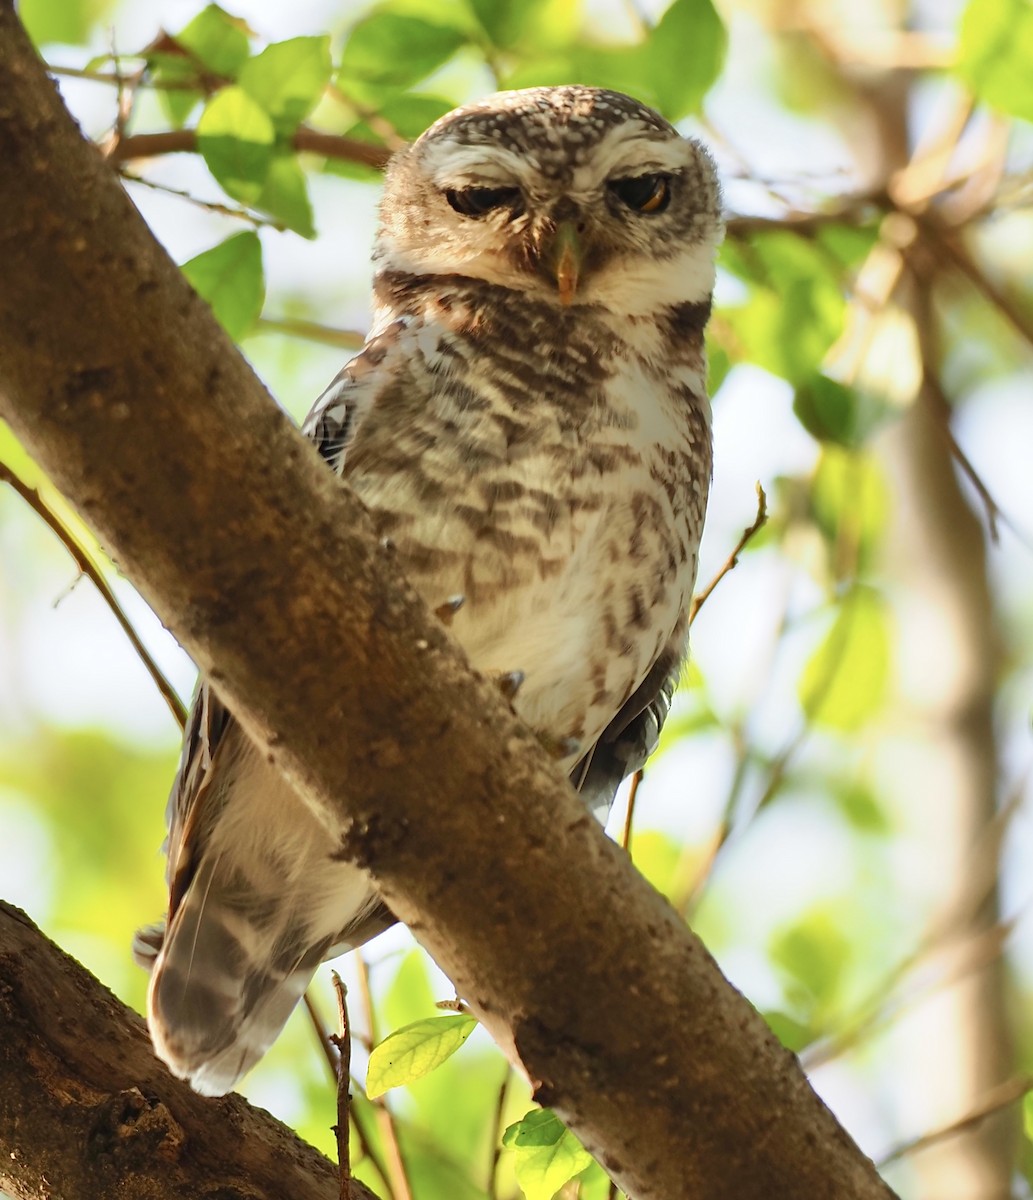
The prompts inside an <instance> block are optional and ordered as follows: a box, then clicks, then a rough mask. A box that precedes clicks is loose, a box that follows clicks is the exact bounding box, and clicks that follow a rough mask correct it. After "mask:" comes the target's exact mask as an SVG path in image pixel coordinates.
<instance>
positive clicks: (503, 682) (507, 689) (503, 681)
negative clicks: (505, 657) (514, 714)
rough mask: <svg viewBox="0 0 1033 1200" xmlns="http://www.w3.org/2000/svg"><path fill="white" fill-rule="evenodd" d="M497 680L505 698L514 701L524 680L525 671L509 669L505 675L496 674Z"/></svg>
mask: <svg viewBox="0 0 1033 1200" xmlns="http://www.w3.org/2000/svg"><path fill="white" fill-rule="evenodd" d="M495 682H496V683H497V684H498V689H499V691H500V692H501V693H502V695H503V696H504V698H505V699H506V700H509V701H510V702H512V700H513V699H514V697H515V696H516V694H517V692H519V691H520V687H521V685H522V684H523V682H524V673H523V671H507V672H506V673H505V674H504V675H498V676H496V678H495Z"/></svg>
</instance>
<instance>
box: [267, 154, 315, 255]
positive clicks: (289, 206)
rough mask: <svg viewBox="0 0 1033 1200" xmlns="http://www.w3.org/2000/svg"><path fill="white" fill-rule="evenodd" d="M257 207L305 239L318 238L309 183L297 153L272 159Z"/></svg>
mask: <svg viewBox="0 0 1033 1200" xmlns="http://www.w3.org/2000/svg"><path fill="white" fill-rule="evenodd" d="M255 207H256V208H260V209H262V211H263V212H267V213H269V214H270V215H271V216H273V217H276V218H277V219H278V220H280V221H282V222H283V224H284V225H286V226H287V228H288V229H293V230H294V232H295V233H300V234H301V236H302V237H306V238H311V237H315V236H316V229H315V226H314V225H313V224H312V204H311V202H310V201H309V198H308V183H307V181H306V179H305V172H304V171H303V170H302V169H301V167H300V166H299V164H298V158H297V155H295V154H277V155H276V156H275V157H274V158H273V159H272V161H271V162H270V164H269V170H268V171H267V173H266V177H265V183H264V184H263V186H262V190H261V192H260V193H259V195H258V197H257V199H256V200H255Z"/></svg>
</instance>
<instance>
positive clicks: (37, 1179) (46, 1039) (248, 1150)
mask: <svg viewBox="0 0 1033 1200" xmlns="http://www.w3.org/2000/svg"><path fill="white" fill-rule="evenodd" d="M0 1022H2V1028H3V1036H2V1037H0V1147H2V1148H3V1153H2V1154H0V1187H2V1188H4V1189H5V1190H6V1191H7V1192H9V1193H10V1194H11V1195H12V1196H14V1197H16V1198H18V1200H21V1198H22V1197H24V1198H25V1200H29V1198H32V1200H35V1198H36V1197H39V1196H56V1197H61V1200H79V1198H80V1197H81V1198H83V1200H85V1198H86V1197H90V1198H91V1200H129V1198H130V1197H131V1198H132V1200H198V1198H200V1197H206V1196H207V1197H213V1198H214V1197H218V1200H259V1198H261V1200H337V1197H338V1196H339V1190H338V1183H337V1171H336V1168H335V1167H334V1165H333V1164H332V1163H330V1162H329V1161H328V1160H327V1159H325V1158H324V1157H323V1156H322V1155H321V1154H319V1153H318V1152H317V1151H316V1150H313V1149H312V1147H311V1146H307V1145H306V1144H305V1143H304V1142H302V1141H300V1140H299V1139H298V1138H297V1137H296V1136H295V1135H294V1134H293V1133H292V1132H291V1131H290V1130H289V1129H288V1128H287V1127H286V1126H284V1125H281V1124H280V1122H279V1121H276V1120H274V1119H273V1118H272V1117H271V1116H270V1115H269V1114H268V1113H267V1112H264V1111H263V1110H262V1109H260V1108H252V1107H251V1106H250V1105H249V1104H247V1103H246V1102H245V1101H244V1100H243V1099H242V1098H241V1097H240V1096H228V1097H226V1098H225V1099H223V1100H218V1101H211V1100H205V1099H203V1098H202V1097H200V1096H198V1095H196V1094H195V1093H194V1092H192V1091H191V1090H190V1088H189V1087H187V1085H186V1084H184V1083H180V1082H179V1080H177V1079H173V1078H172V1076H171V1075H169V1073H168V1071H166V1070H165V1069H164V1067H163V1066H162V1065H161V1063H159V1062H158V1061H157V1060H156V1059H155V1057H154V1055H153V1054H152V1053H151V1044H150V1039H149V1038H148V1036H147V1030H146V1029H145V1027H144V1023H143V1021H142V1020H141V1019H140V1017H138V1016H137V1014H136V1013H134V1012H133V1011H132V1010H131V1009H128V1008H126V1007H125V1005H124V1004H122V1003H121V1002H120V1001H119V1000H117V999H116V998H115V997H114V996H113V995H112V994H111V993H110V992H109V991H108V990H107V988H105V987H104V986H103V985H102V984H100V983H98V982H97V980H96V979H94V978H93V976H92V975H90V974H89V972H88V971H86V970H85V969H84V968H83V967H81V966H80V965H79V964H78V963H77V962H75V960H74V959H71V958H69V957H68V955H66V954H64V953H63V952H62V951H61V950H59V949H58V948H57V946H55V945H54V944H53V943H52V942H50V941H48V940H47V938H45V937H44V936H43V934H42V933H40V931H39V930H38V929H37V928H36V926H35V925H33V923H32V922H31V921H30V920H29V919H28V917H26V916H25V914H24V913H21V912H19V911H18V910H17V909H16V908H12V907H11V906H10V905H8V904H4V903H3V902H0ZM353 1200H375V1197H373V1194H372V1193H371V1192H370V1191H368V1189H366V1188H363V1187H362V1186H361V1184H358V1183H356V1184H355V1190H354V1192H353Z"/></svg>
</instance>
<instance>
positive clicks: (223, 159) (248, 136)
mask: <svg viewBox="0 0 1033 1200" xmlns="http://www.w3.org/2000/svg"><path fill="white" fill-rule="evenodd" d="M275 141H276V130H275V129H274V128H273V122H272V118H271V117H270V116H269V114H268V113H267V112H266V111H265V109H264V108H262V107H261V105H259V104H257V103H256V102H255V101H254V100H252V99H251V97H250V96H249V95H248V94H247V92H245V91H244V90H243V88H239V87H227V88H223V89H222V90H221V91H219V92H216V94H215V95H214V96H213V97H212V98H211V100H209V101H208V104H207V105H206V106H205V110H204V112H203V113H202V114H201V120H200V121H199V122H198V126H197V145H198V149H199V150H200V151H201V154H202V155H203V157H204V161H205V162H206V163H207V164H208V169H209V171H211V173H212V174H213V175H214V176H215V178H216V179H217V180H218V181H219V183H220V184H221V185H222V187H223V188H224V189H225V190H226V191H227V192H228V193H229V195H231V196H233V197H234V199H237V200H243V201H244V203H245V204H253V203H254V202H255V201H256V200H257V199H258V197H259V196H260V195H261V193H262V188H263V187H264V186H265V181H266V176H267V175H268V174H269V168H270V167H271V165H272V162H273V144H274V142H275Z"/></svg>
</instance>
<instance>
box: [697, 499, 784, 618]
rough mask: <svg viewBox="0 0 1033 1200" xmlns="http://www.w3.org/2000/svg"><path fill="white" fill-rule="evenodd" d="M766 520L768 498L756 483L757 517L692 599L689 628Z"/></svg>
mask: <svg viewBox="0 0 1033 1200" xmlns="http://www.w3.org/2000/svg"><path fill="white" fill-rule="evenodd" d="M767 519H768V498H767V496H766V495H765V493H764V489H763V488H762V487H761V486H760V484H759V483H758V484H757V515H756V517H754V519H753V523H752V524H751V525H748V526H747V527H746V528H745V529H744V530H743V531H742V536H741V537H740V538H739V540H738V542H736V544H735V549H734V550H733V551H732V553H731V554H729V556H728V557H727V558H726V559H725V562H724V566H722V568H721V570H720V571H718V573H717V574H716V575H715V576H714V578H713V579H711V581H710V582H709V583H708V584H707V586H706V587H705V588H704V589H703V591H702V592H699V593H697V595H695V596H694V597H693V598H692V604H691V605H690V607H689V626H690V627H691V625H692V622H693V621H695V619H696V617H697V615H698V614H699V610H700V609H701V608H702V607H703V605H704V604H706V602H707V601H708V600H709V599H710V597H711V595H712V594H713V592H714V588H716V587H717V585H718V584H719V583H720V582H721V580H722V579H724V577H725V576H726V575H727V574H728V572H729V571H733V570H734V569H735V567H736V566H737V565H738V563H739V555H740V554H742V552H743V551H744V550H745V549H746V546H747V544H748V543H749V541H750V539H751V538H752V537H753V536H754V534H756V533H757V532H759V530H760V529H762V528H763V526H764V525H765V524H766V523H767Z"/></svg>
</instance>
